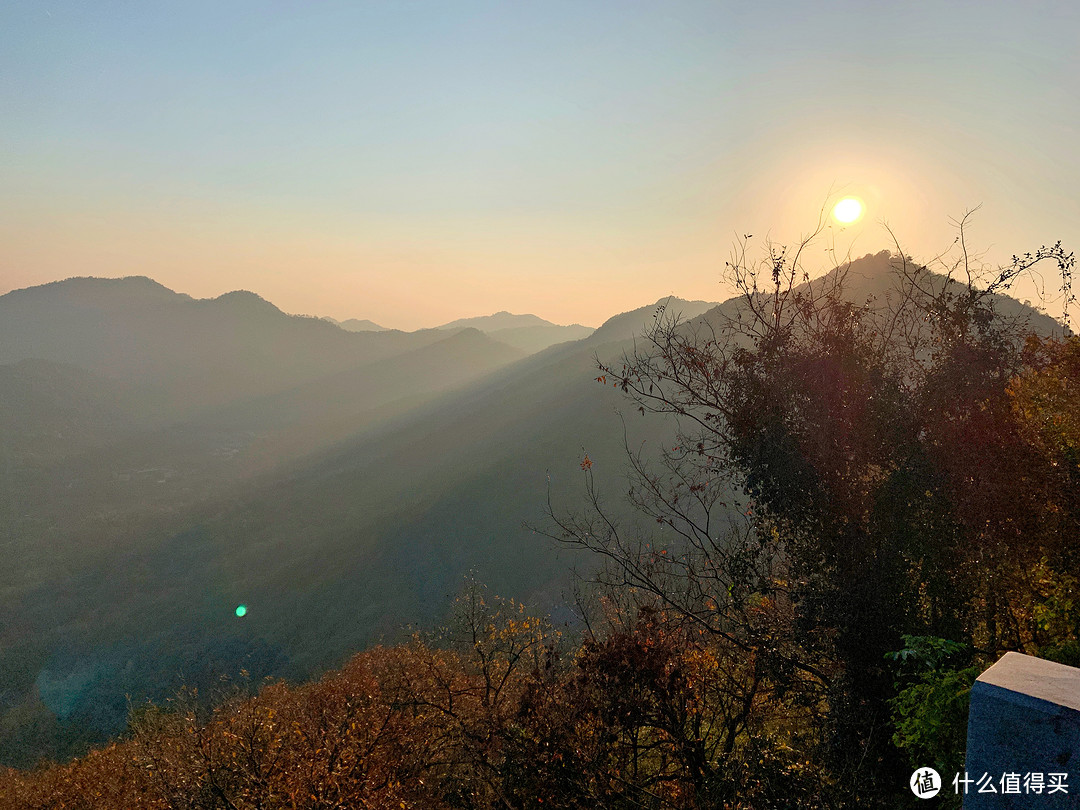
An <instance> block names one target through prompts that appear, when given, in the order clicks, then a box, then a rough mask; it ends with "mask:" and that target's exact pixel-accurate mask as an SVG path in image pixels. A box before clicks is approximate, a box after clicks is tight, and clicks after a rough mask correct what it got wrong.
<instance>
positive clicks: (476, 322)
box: [435, 310, 556, 332]
mask: <svg viewBox="0 0 1080 810" xmlns="http://www.w3.org/2000/svg"><path fill="white" fill-rule="evenodd" d="M464 326H471V327H473V328H475V329H479V330H481V331H484V332H492V331H494V330H496V329H520V328H521V327H523V326H556V324H553V323H552V322H551V321H545V320H544V319H543V318H540V317H538V316H536V315H531V314H526V315H515V314H514V313H512V312H507V311H506V310H501V311H499V312H496V313H495V314H493V315H480V316H478V317H475V318H458V319H457V320H456V321H451V322H450V323H444V324H443V325H442V326H437V327H435V328H436V329H460V328H462V327H464Z"/></svg>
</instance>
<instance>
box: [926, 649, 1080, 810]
mask: <svg viewBox="0 0 1080 810" xmlns="http://www.w3.org/2000/svg"><path fill="white" fill-rule="evenodd" d="M965 767H966V778H967V779H970V780H972V781H971V782H970V783H969V784H967V785H966V788H967V792H966V795H965V796H964V810H991V809H992V810H1004V809H1005V808H1009V809H1010V810H1012V808H1032V810H1057V809H1058V808H1066V807H1067V808H1080V669H1076V668H1074V667H1068V666H1065V665H1063V664H1056V663H1054V662H1053V661H1046V660H1044V659H1042V658H1033V657H1032V656H1030V655H1022V654H1021V653H1015V652H1010V653H1005V655H1004V656H1002V658H1001V660H1000V661H998V662H997V663H996V664H994V665H993V666H992V667H990V669H988V670H986V672H984V673H983V674H982V675H980V676H979V679H978V680H977V681H975V684H974V686H973V687H972V689H971V712H970V714H969V716H968V737H967V762H966V765H965ZM942 776H943V781H945V782H946V785H945V786H944V789H945V790H952V789H953V786H952V785H950V784H948V781H949V780H950V779H951V778H952V774H949V775H947V776H946V775H944V774H943V775H942ZM961 777H962V778H963V777H964V774H961ZM986 777H989V778H988V779H987V778H986ZM980 780H981V784H980ZM1062 784H1064V785H1065V786H1066V787H1065V788H1064V789H1062V787H1061V785H1062ZM989 786H992V787H993V789H994V792H990V790H989ZM959 788H960V792H961V793H963V792H964V790H965V785H964V784H960V785H959Z"/></svg>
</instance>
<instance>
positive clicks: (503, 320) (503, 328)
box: [435, 311, 593, 354]
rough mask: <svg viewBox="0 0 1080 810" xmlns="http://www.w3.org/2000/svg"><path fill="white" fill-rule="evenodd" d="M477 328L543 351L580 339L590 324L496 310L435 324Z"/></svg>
mask: <svg viewBox="0 0 1080 810" xmlns="http://www.w3.org/2000/svg"><path fill="white" fill-rule="evenodd" d="M465 327H469V328H472V329H479V330H481V331H483V332H486V333H487V334H489V335H491V337H493V338H495V339H496V340H498V341H500V342H502V343H505V344H506V345H508V346H513V347H515V348H517V349H521V350H522V351H524V352H527V353H529V354H534V353H536V352H540V351H543V350H544V349H546V348H548V347H549V346H554V345H555V344H556V343H566V342H567V341H571V340H581V339H583V338H586V337H588V336H589V335H591V334H592V332H593V330H592V328H590V327H588V326H582V325H581V324H579V323H575V324H570V325H569V326H560V325H558V324H554V323H552V322H551V321H545V320H544V319H543V318H539V317H537V316H536V315H514V314H512V313H510V312H505V311H504V312H496V313H495V314H494V315H482V316H480V317H476V318H460V319H458V320H456V321H451V322H450V323H447V324H443V325H442V326H437V327H435V328H436V329H462V328H465Z"/></svg>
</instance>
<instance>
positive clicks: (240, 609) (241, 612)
mask: <svg viewBox="0 0 1080 810" xmlns="http://www.w3.org/2000/svg"><path fill="white" fill-rule="evenodd" d="M236 615H237V616H246V615H247V605H237V606H236Z"/></svg>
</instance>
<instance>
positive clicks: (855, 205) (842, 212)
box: [832, 197, 863, 225]
mask: <svg viewBox="0 0 1080 810" xmlns="http://www.w3.org/2000/svg"><path fill="white" fill-rule="evenodd" d="M832 215H833V219H835V220H836V221H837V222H840V223H842V224H844V225H850V224H851V223H852V222H855V221H856V220H857V219H859V217H861V216H862V215H863V203H862V200H860V199H859V198H858V197H844V199H842V200H840V202H838V203H837V204H836V205H835V206H833V210H832Z"/></svg>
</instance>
